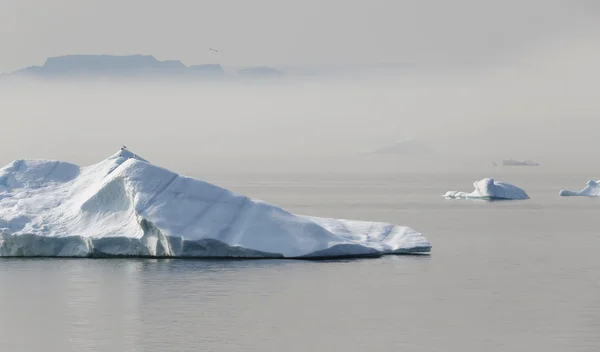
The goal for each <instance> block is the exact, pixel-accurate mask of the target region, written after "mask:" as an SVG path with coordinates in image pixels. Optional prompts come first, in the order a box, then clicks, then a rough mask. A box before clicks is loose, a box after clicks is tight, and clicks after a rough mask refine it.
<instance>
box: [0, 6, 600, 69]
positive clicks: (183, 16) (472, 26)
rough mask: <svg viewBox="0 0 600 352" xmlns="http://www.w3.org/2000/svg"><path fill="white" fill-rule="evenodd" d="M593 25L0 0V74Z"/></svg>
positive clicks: (426, 45) (587, 10)
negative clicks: (92, 58)
mask: <svg viewBox="0 0 600 352" xmlns="http://www.w3.org/2000/svg"><path fill="white" fill-rule="evenodd" d="M597 23H600V5H599V3H598V2H597V1H595V0H503V1H497V0H494V1H488V0H405V1H403V0H369V1H355V0H354V1H347V0H303V1H281V0H254V1H246V0H235V1H234V0H213V1H203V0H170V1H166V0H126V1H123V0H53V1H48V0H18V1H17V0H0V43H2V55H0V72H7V71H12V70H15V69H18V68H21V67H24V66H28V65H41V64H42V63H43V62H44V60H45V58H47V57H50V56H58V55H65V54H76V53H82V54H100V53H103V54H117V55H122V54H134V53H140V54H152V55H155V56H156V57H157V58H159V59H179V60H182V61H183V62H184V63H186V64H198V63H212V62H219V63H222V64H226V65H227V64H229V65H244V64H310V63H317V64H320V63H379V62H398V61H420V62H421V61H424V62H428V61H440V62H447V61H464V60H470V61H481V60H492V61H493V60H503V57H505V56H510V55H512V54H514V53H518V52H519V51H521V50H523V49H527V48H531V47H534V46H537V45H544V43H546V42H548V41H551V40H554V39H556V38H558V37H560V36H569V35H572V33H577V32H578V31H581V30H585V29H586V28H588V27H590V26H594V25H596V24H597ZM208 47H217V48H221V49H224V50H225V51H224V52H223V53H220V54H214V53H212V52H210V51H208V50H207V49H208ZM217 55H218V56H217Z"/></svg>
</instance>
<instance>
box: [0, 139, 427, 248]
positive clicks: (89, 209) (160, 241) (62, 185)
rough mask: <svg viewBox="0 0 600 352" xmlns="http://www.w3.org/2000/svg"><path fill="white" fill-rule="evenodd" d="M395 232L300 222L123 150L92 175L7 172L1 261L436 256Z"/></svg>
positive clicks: (29, 169) (412, 234)
mask: <svg viewBox="0 0 600 352" xmlns="http://www.w3.org/2000/svg"><path fill="white" fill-rule="evenodd" d="M430 248H431V245H430V243H429V241H428V240H427V239H426V238H425V237H424V236H423V235H422V234H421V233H419V232H417V231H415V230H413V229H411V228H408V227H403V226H397V225H393V224H387V223H379V222H368V221H351V220H338V219H328V218H318V217H307V216H301V215H296V214H292V213H290V212H288V211H285V210H284V209H281V208H279V207H277V206H274V205H271V204H268V203H265V202H262V201H258V200H254V199H251V198H248V197H245V196H243V195H239V194H236V193H234V192H231V191H228V190H226V189H224V188H221V187H218V186H215V185H212V184H210V183H207V182H204V181H201V180H198V179H194V178H190V177H186V176H180V175H178V174H176V173H173V172H171V171H169V170H166V169H164V168H161V167H158V166H155V165H153V164H151V163H149V162H148V161H146V160H145V159H143V158H141V157H139V156H138V155H135V154H133V153H131V152H129V151H128V150H126V149H122V150H121V151H119V152H117V153H116V154H114V155H112V156H111V157H109V158H107V159H105V160H103V161H101V162H99V163H97V164H94V165H91V166H86V167H79V166H77V165H74V164H70V163H67V162H61V161H47V160H16V161H14V162H12V163H11V164H9V165H7V166H6V167H4V168H2V169H0V256H49V257H54V256H59V257H60V256H67V257H111V256H150V257H285V258H318V257H343V256H380V255H382V254H388V253H408V252H429V251H430Z"/></svg>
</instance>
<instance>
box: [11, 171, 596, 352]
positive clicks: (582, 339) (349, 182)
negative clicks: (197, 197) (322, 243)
mask: <svg viewBox="0 0 600 352" xmlns="http://www.w3.org/2000/svg"><path fill="white" fill-rule="evenodd" d="M482 176H485V175H479V174H476V173H463V174H460V173H454V174H434V173H429V174H373V173H371V174H357V173H354V174H351V175H341V174H328V175H325V174H322V175H315V174H304V175H285V174H277V175H260V174H253V175H239V174H228V175H209V176H207V177H205V178H206V179H207V180H208V181H212V182H216V183H218V184H220V185H223V186H226V187H229V188H231V189H233V190H235V191H238V192H241V193H244V194H247V195H250V196H254V197H257V198H260V199H263V200H266V201H269V202H272V203H276V204H279V205H281V206H284V207H286V208H288V209H290V210H292V211H294V212H297V213H303V214H311V215H320V216H331V217H341V218H355V219H365V220H380V221H388V222H394V223H398V224H404V225H409V226H411V227H414V228H415V229H418V230H420V231H421V232H423V233H424V234H425V235H426V236H427V237H428V238H429V240H430V241H431V242H432V244H433V250H432V253H431V255H428V256H393V257H384V258H381V259H368V260H367V259H364V260H350V261H330V262H303V261H280V260H268V261H260V260H253V261H204V260H48V259H44V260H37V259H32V260H14V259H9V260H0V350H1V351H111V352H112V351H478V352H479V351H561V352H562V351H598V349H600V280H598V277H599V275H600V255H598V253H599V252H600V233H599V232H600V231H599V225H600V222H599V219H600V216H599V215H598V214H600V199H588V198H560V197H558V196H557V193H558V190H559V189H560V188H569V189H580V188H582V187H583V185H584V184H585V181H587V179H589V178H594V177H593V175H577V174H546V175H544V176H543V177H540V175H539V173H537V172H535V171H529V170H525V171H523V170H522V169H519V170H517V171H511V172H510V173H506V172H504V173H497V174H496V177H497V179H499V180H504V181H508V182H512V183H515V184H517V185H519V186H522V187H523V188H525V189H526V190H527V192H528V193H529V195H530V196H531V197H532V199H531V200H528V201H520V202H494V203H485V202H477V201H465V200H463V201H458V200H453V201H450V200H445V199H443V198H442V197H441V194H443V193H444V192H445V191H448V190H465V191H470V190H471V189H472V186H471V184H472V182H473V181H474V180H476V179H478V178H481V177H482ZM596 178H598V176H596Z"/></svg>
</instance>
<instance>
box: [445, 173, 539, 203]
mask: <svg viewBox="0 0 600 352" xmlns="http://www.w3.org/2000/svg"><path fill="white" fill-rule="evenodd" d="M473 186H474V187H475V190H474V191H473V192H471V193H468V192H458V191H448V192H446V194H445V195H444V197H446V198H465V199H488V200H495V199H515V200H516V199H529V196H528V195H527V193H525V191H524V190H523V189H521V188H519V187H517V186H515V185H511V184H510V183H505V182H496V181H494V179H493V178H484V179H482V180H479V181H475V182H474V183H473Z"/></svg>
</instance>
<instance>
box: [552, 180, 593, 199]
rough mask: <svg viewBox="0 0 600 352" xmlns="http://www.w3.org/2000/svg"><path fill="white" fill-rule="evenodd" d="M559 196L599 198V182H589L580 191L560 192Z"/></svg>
mask: <svg viewBox="0 0 600 352" xmlns="http://www.w3.org/2000/svg"><path fill="white" fill-rule="evenodd" d="M558 194H559V195H561V196H564V197H567V196H584V197H600V180H598V181H594V180H589V181H588V182H587V184H586V185H585V188H584V189H582V190H581V191H566V190H561V191H560V192H559V193H558Z"/></svg>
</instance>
